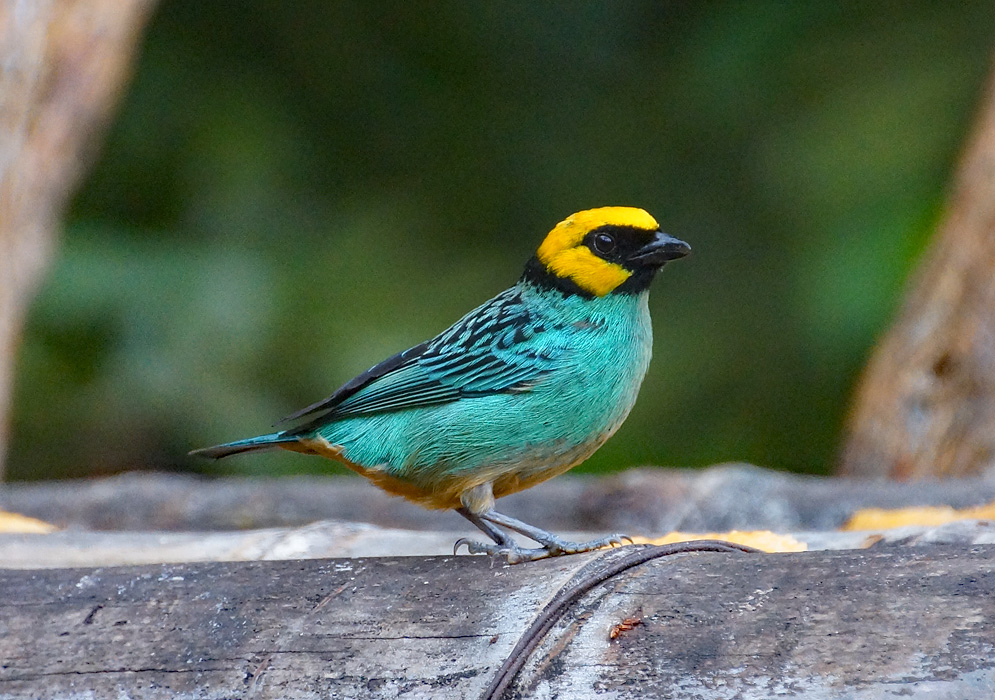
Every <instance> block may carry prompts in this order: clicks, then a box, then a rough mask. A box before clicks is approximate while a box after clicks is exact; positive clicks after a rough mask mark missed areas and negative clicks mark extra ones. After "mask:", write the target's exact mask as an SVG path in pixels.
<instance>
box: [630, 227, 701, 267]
mask: <svg viewBox="0 0 995 700" xmlns="http://www.w3.org/2000/svg"><path fill="white" fill-rule="evenodd" d="M690 252H691V246H689V245H688V244H687V243H685V242H684V241H682V240H680V239H678V238H674V237H673V236H670V235H667V234H666V233H663V232H662V231H657V232H656V235H655V236H653V240H652V241H650V242H649V243H647V244H646V245H644V246H643V247H642V248H640V249H639V250H637V251H636V252H635V253H633V254H632V255H631V256H629V262H631V263H634V264H635V265H640V266H645V267H660V266H661V265H663V264H664V263H667V262H670V261H671V260H677V259H678V258H683V257H684V256H685V255H687V254H688V253H690Z"/></svg>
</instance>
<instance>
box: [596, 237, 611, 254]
mask: <svg viewBox="0 0 995 700" xmlns="http://www.w3.org/2000/svg"><path fill="white" fill-rule="evenodd" d="M594 249H595V250H596V251H598V252H599V253H601V254H602V255H608V254H609V253H611V252H612V251H613V250H615V239H614V238H613V237H612V236H609V235H608V234H607V233H599V234H596V235H595V236H594Z"/></svg>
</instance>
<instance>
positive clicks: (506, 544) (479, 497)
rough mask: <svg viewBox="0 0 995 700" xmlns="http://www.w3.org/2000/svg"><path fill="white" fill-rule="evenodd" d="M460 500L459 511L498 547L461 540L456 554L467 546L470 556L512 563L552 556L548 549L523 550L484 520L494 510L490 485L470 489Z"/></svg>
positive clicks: (456, 545) (454, 549)
mask: <svg viewBox="0 0 995 700" xmlns="http://www.w3.org/2000/svg"><path fill="white" fill-rule="evenodd" d="M460 501H461V502H462V504H463V505H462V506H461V507H459V508H457V509H456V512H457V513H459V514H460V515H462V516H463V517H464V518H466V519H467V520H469V521H470V522H471V523H473V524H474V525H476V526H477V527H478V528H480V530H481V531H483V532H484V533H485V534H486V535H487V536H488V537H490V538H491V539H492V540H494V542H495V544H488V543H486V542H477V541H476V540H471V539H470V538H468V537H461V538H460V539H458V540H457V541H456V544H455V545H454V546H453V554H455V553H456V551H457V550H458V549H459V548H460V547H462V546H464V545H465V546H466V551H467V552H469V553H470V554H490V555H501V556H503V557H505V559H507V560H508V563H509V564H517V563H518V562H522V561H534V560H536V559H544V558H545V557H549V556H552V555H551V554H550V553H549V550H548V549H547V548H545V547H543V548H541V549H526V548H524V547H522V546H521V545H519V544H518V543H517V542H515V540H514V539H513V538H512V537H511V535H509V534H508V533H507V532H504V531H503V530H501V529H499V528H497V527H494V525H492V524H491V523H489V522H487V520H485V519H484V517H483V515H484V514H486V513H491V512H493V511H494V493H493V491H492V490H491V484H490V483H486V484H480V485H478V486H475V487H473V488H472V489H468V490H467V491H465V492H464V493H463V494H462V495H461V496H460ZM526 537H528V535H526Z"/></svg>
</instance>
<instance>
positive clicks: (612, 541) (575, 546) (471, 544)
mask: <svg viewBox="0 0 995 700" xmlns="http://www.w3.org/2000/svg"><path fill="white" fill-rule="evenodd" d="M626 542H628V543H629V544H632V538H631V537H629V536H628V535H619V534H615V535H609V536H608V537H603V538H601V539H599V540H591V541H590V542H567V541H565V540H561V539H559V538H551V539H549V540H545V541H542V542H540V543H539V544H541V545H542V546H541V547H537V548H535V549H527V548H525V547H519V546H518V545H516V544H510V545H508V544H490V543H486V542H477V541H476V540H471V539H470V538H468V537H461V538H460V539H458V540H456V544H454V545H453V555H456V553H457V552H458V551H459V548H460V547H463V546H465V547H466V552H467V554H489V555H491V556H503V557H504V558H505V559H506V560H507V562H508V563H509V564H519V563H522V562H526V561H538V560H540V559H548V558H550V557H561V556H565V555H568V554H581V553H583V552H593V551H594V550H596V549H603V548H605V547H621V546H623V545H624V544H625V543H626Z"/></svg>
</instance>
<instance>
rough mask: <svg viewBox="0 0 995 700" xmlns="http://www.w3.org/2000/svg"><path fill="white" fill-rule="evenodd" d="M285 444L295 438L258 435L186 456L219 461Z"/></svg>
mask: <svg viewBox="0 0 995 700" xmlns="http://www.w3.org/2000/svg"><path fill="white" fill-rule="evenodd" d="M285 442H297V438H296V437H289V436H287V435H286V434H285V433H282V432H281V433H270V434H269V435H258V436H256V437H251V438H246V439H245V440H236V441H235V442H226V443H225V444H223V445H214V446H213V447H202V448H200V449H199V450H191V451H190V452H189V453H188V454H190V455H193V456H195V457H207V458H208V459H221V458H222V457H230V456H231V455H238V454H242V453H243V452H262V451H263V450H273V449H276V448H277V447H279V446H280V445H281V444H282V443H285Z"/></svg>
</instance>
